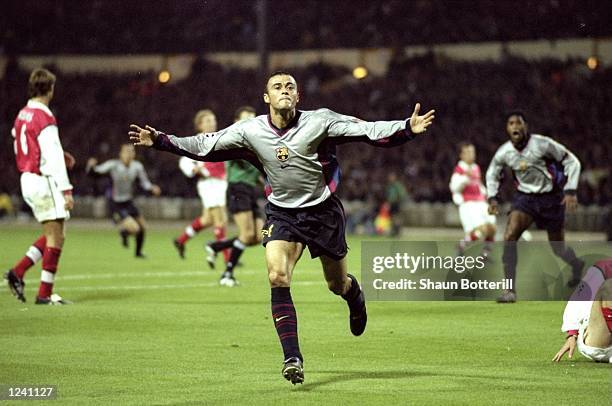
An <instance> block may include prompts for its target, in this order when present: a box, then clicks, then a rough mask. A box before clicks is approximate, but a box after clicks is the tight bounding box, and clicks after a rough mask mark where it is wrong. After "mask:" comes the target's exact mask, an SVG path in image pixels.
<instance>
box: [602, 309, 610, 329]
mask: <svg viewBox="0 0 612 406" xmlns="http://www.w3.org/2000/svg"><path fill="white" fill-rule="evenodd" d="M601 312H602V313H603V316H604V319H605V320H606V324H607V325H608V330H610V331H611V332H612V307H602V308H601Z"/></svg>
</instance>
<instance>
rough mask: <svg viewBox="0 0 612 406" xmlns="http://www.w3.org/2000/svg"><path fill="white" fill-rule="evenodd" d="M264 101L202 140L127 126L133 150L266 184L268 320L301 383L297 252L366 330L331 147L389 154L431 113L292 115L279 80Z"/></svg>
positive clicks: (292, 94)
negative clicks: (186, 159)
mask: <svg viewBox="0 0 612 406" xmlns="http://www.w3.org/2000/svg"><path fill="white" fill-rule="evenodd" d="M263 99H264V101H265V102H266V103H267V104H268V105H269V108H270V112H269V114H268V115H263V116H258V117H255V118H252V119H249V120H243V121H239V122H237V123H235V124H233V125H232V126H230V127H228V128H226V129H224V130H221V131H218V132H215V133H210V134H200V135H197V136H194V137H187V138H177V137H174V136H172V135H166V134H164V133H161V132H158V131H156V130H155V129H153V128H151V127H149V126H146V127H145V128H141V127H139V126H136V125H132V126H131V131H130V133H129V135H130V138H131V139H132V140H133V141H134V143H135V145H143V146H153V147H154V148H156V149H159V150H163V151H170V152H173V153H175V154H180V155H185V156H190V157H193V159H198V160H204V161H221V160H228V159H245V160H247V161H249V162H251V163H252V164H253V165H255V166H256V167H257V168H259V169H260V170H261V171H262V172H264V173H265V176H266V186H265V190H266V195H267V199H268V204H267V206H266V215H267V222H266V224H265V225H264V230H263V231H262V233H263V236H264V238H263V244H264V246H265V247H266V252H265V255H266V263H267V267H268V279H269V281H270V287H271V302H272V317H273V320H274V323H275V327H276V330H277V334H278V336H279V339H280V342H281V346H282V348H283V353H284V357H285V362H284V366H283V369H282V374H283V376H284V377H285V378H286V379H287V380H289V381H291V383H293V384H296V383H301V382H303V381H304V370H303V358H302V354H301V353H300V349H299V344H298V335H297V316H296V312H295V308H294V305H293V301H292V299H291V293H290V290H289V287H290V284H291V275H292V272H293V269H294V268H295V265H296V263H297V262H298V260H299V259H300V256H301V255H302V252H303V250H304V247H305V246H307V247H308V249H309V251H310V255H311V256H312V257H313V258H315V257H320V260H321V264H322V266H323V274H324V276H325V279H326V281H327V284H328V287H329V289H330V290H331V291H332V292H333V293H335V294H336V295H340V296H342V298H343V299H344V300H346V301H347V304H348V307H349V324H350V328H351V332H352V333H353V334H354V335H356V336H358V335H361V334H362V333H363V331H364V330H365V327H366V322H367V313H366V306H365V298H364V296H363V293H362V291H361V288H360V286H359V283H358V282H357V279H356V278H355V277H354V276H352V275H350V274H348V273H347V264H346V254H347V250H348V248H347V245H346V240H345V218H344V210H343V208H342V204H341V203H340V200H339V199H338V198H337V197H336V196H335V195H334V191H335V190H336V187H337V186H338V182H339V180H340V170H339V166H338V161H337V160H336V154H335V149H336V145H338V144H342V143H346V142H354V141H362V142H366V143H369V144H372V145H376V146H382V147H392V146H395V145H401V144H403V143H405V142H407V141H409V140H411V139H413V138H414V134H418V133H422V132H424V131H426V129H427V127H429V126H430V125H431V123H432V121H433V119H434V111H433V110H431V111H429V112H428V113H427V114H425V115H422V116H421V115H419V109H420V105H419V104H418V103H417V105H416V107H415V109H414V112H413V114H412V116H411V117H410V119H409V120H400V121H377V122H365V121H362V120H359V119H357V118H354V117H350V116H345V115H341V114H338V113H335V112H333V111H331V110H328V109H319V110H314V111H299V110H297V109H296V105H297V103H298V102H299V93H298V87H297V83H296V81H295V79H294V78H293V77H292V76H291V75H290V74H289V73H286V72H274V73H273V74H271V75H270V77H269V78H268V82H267V84H266V90H265V92H264V95H263Z"/></svg>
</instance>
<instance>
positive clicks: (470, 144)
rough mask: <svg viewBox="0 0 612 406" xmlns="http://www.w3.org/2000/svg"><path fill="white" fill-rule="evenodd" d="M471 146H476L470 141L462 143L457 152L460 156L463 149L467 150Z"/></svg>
mask: <svg viewBox="0 0 612 406" xmlns="http://www.w3.org/2000/svg"><path fill="white" fill-rule="evenodd" d="M469 146H474V143H472V142H470V141H461V142H460V143H459V144H458V145H457V152H458V153H459V154H460V153H461V151H463V148H467V147H469Z"/></svg>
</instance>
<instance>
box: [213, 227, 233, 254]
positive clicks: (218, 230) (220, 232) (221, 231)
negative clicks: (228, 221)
mask: <svg viewBox="0 0 612 406" xmlns="http://www.w3.org/2000/svg"><path fill="white" fill-rule="evenodd" d="M223 239H225V227H215V240H217V241H221V240H223ZM229 257H230V250H229V249H225V250H223V258H224V259H225V263H227V261H229Z"/></svg>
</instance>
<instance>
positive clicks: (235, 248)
mask: <svg viewBox="0 0 612 406" xmlns="http://www.w3.org/2000/svg"><path fill="white" fill-rule="evenodd" d="M233 218H234V222H235V223H236V226H238V237H235V238H230V239H224V240H221V241H216V242H214V243H212V244H209V246H211V247H212V248H213V249H214V250H215V251H216V252H219V251H220V250H222V249H228V248H229V249H230V255H229V259H228V261H227V262H226V264H225V272H224V273H223V275H222V277H221V282H220V283H221V284H222V285H228V286H233V284H235V278H234V268H235V267H236V264H238V261H239V260H240V257H241V256H242V253H243V252H244V250H245V249H246V248H247V247H249V246H251V245H255V244H257V233H256V231H255V219H254V218H253V212H251V211H242V212H238V213H234V216H233ZM224 280H225V281H224ZM232 280H233V281H232Z"/></svg>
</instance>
